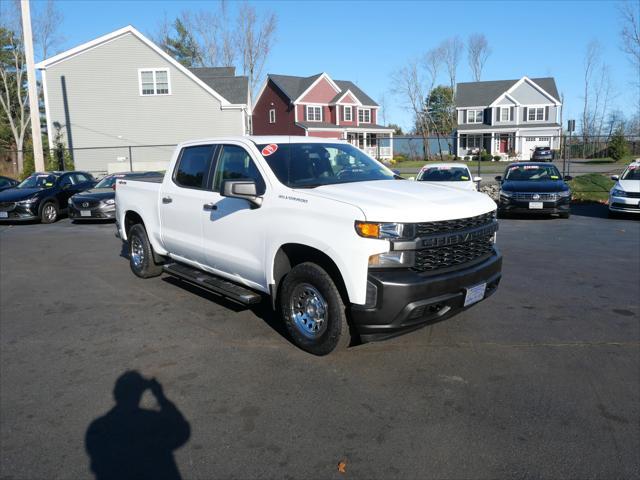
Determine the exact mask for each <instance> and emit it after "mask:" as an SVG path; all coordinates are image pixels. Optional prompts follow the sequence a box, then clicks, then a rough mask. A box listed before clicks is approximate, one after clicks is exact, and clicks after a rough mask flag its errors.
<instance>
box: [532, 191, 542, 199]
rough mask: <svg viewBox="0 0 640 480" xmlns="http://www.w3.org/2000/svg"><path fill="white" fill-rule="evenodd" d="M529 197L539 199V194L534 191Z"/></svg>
mask: <svg viewBox="0 0 640 480" xmlns="http://www.w3.org/2000/svg"><path fill="white" fill-rule="evenodd" d="M531 198H533V199H534V200H540V195H538V194H537V193H534V194H533V196H532V197H531Z"/></svg>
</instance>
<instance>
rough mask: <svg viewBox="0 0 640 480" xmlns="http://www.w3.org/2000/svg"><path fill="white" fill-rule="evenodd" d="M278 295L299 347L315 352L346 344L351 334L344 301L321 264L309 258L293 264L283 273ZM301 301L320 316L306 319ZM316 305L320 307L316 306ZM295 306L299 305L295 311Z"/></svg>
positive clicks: (289, 327)
mask: <svg viewBox="0 0 640 480" xmlns="http://www.w3.org/2000/svg"><path fill="white" fill-rule="evenodd" d="M279 299H280V312H281V314H282V318H283V320H284V323H285V325H286V327H287V331H288V332H289V334H290V336H291V339H292V340H293V342H294V343H295V344H296V345H297V346H298V347H300V348H301V349H303V350H305V351H307V352H309V353H312V354H314V355H327V354H329V353H331V352H333V351H334V350H344V349H346V348H347V347H348V346H349V343H350V342H351V334H350V331H349V324H348V323H347V313H346V308H345V304H344V301H343V300H342V296H341V295H340V292H339V291H338V288H337V287H336V284H335V282H334V281H333V279H332V278H331V276H330V275H329V274H328V273H327V272H326V271H325V270H324V269H323V268H322V267H320V266H319V265H317V264H315V263H310V262H306V263H301V264H299V265H296V266H295V267H294V268H293V269H292V270H291V271H290V272H289V273H288V274H287V276H286V277H284V280H283V282H282V287H281V289H280V294H279ZM301 301H306V302H307V303H306V305H307V308H308V307H309V305H311V309H312V311H313V312H320V313H321V317H322V319H321V320H316V319H309V318H308V314H303V313H302V303H301ZM318 305H319V306H320V307H321V308H315V307H316V306H318ZM296 307H297V308H300V309H301V310H300V312H299V313H298V314H297V315H296V314H295V310H296ZM323 310H324V311H323ZM308 311H309V310H308V309H307V312H308ZM306 325H309V326H306ZM314 329H315V332H314V331H312V330H314Z"/></svg>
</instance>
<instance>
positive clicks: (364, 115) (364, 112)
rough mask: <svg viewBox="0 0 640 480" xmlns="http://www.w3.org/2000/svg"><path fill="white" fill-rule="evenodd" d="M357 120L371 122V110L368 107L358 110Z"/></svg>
mask: <svg viewBox="0 0 640 480" xmlns="http://www.w3.org/2000/svg"><path fill="white" fill-rule="evenodd" d="M358 122H360V123H371V110H369V109H361V110H358Z"/></svg>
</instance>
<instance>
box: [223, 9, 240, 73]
mask: <svg viewBox="0 0 640 480" xmlns="http://www.w3.org/2000/svg"><path fill="white" fill-rule="evenodd" d="M220 20H221V22H222V24H223V25H228V24H229V10H228V8H227V2H226V1H225V0H221V1H220ZM237 58H238V46H237V45H236V43H235V40H234V34H233V32H232V31H231V30H229V29H228V28H225V29H222V33H221V38H220V64H221V65H222V66H223V67H232V66H234V65H235V63H236V59H237Z"/></svg>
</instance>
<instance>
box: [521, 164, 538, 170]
mask: <svg viewBox="0 0 640 480" xmlns="http://www.w3.org/2000/svg"><path fill="white" fill-rule="evenodd" d="M539 168H540V167H539V166H538V165H525V166H524V169H525V170H538V169H539Z"/></svg>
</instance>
